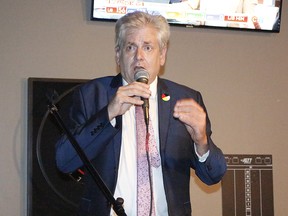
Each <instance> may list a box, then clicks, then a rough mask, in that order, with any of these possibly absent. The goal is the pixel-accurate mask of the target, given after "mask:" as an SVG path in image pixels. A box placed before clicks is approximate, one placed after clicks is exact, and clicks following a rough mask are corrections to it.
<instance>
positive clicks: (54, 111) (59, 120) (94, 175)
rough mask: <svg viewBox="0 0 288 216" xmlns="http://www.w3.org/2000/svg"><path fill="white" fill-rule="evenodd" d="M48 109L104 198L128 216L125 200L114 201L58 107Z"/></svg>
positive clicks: (122, 215)
mask: <svg viewBox="0 0 288 216" xmlns="http://www.w3.org/2000/svg"><path fill="white" fill-rule="evenodd" d="M48 109H49V112H50V113H51V114H52V115H53V116H54V117H55V119H56V120H57V123H58V124H59V126H60V127H61V128H62V129H63V130H64V132H65V134H66V135H67V138H68V139H69V141H70V142H71V144H72V146H73V147H74V149H75V150H76V152H77V153H78V156H79V157H80V159H81V160H82V161H83V164H84V166H85V167H86V169H87V170H88V172H89V173H90V175H91V176H92V178H93V179H94V181H95V182H96V184H97V185H98V187H99V188H100V190H101V191H102V192H103V194H104V196H105V197H106V198H107V200H108V201H109V202H110V203H111V204H112V206H113V210H114V211H115V213H116V214H117V215H119V216H127V215H126V213H125V210H124V208H123V203H124V200H123V198H120V197H118V198H117V200H115V199H114V197H113V195H112V193H111V192H110V190H109V189H108V187H107V186H106V184H105V183H104V181H103V180H102V178H101V177H100V175H99V173H98V172H97V170H96V169H95V168H94V166H93V165H92V163H91V162H90V160H89V159H88V158H87V156H86V154H85V153H84V151H83V150H82V149H81V147H80V145H79V144H78V142H77V141H76V139H75V138H74V137H73V135H72V134H71V132H70V131H69V130H68V129H67V127H66V125H65V124H64V122H63V120H62V118H61V116H60V115H59V113H58V109H57V107H56V106H55V104H53V102H52V103H51V104H49V105H48Z"/></svg>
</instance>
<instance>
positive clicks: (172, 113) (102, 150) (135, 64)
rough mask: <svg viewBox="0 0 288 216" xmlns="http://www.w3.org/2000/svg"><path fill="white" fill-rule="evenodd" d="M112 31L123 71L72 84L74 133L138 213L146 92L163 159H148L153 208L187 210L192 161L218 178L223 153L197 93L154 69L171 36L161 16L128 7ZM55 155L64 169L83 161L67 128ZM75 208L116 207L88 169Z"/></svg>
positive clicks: (103, 213)
mask: <svg viewBox="0 0 288 216" xmlns="http://www.w3.org/2000/svg"><path fill="white" fill-rule="evenodd" d="M115 33H116V37H115V54H116V63H117V66H118V68H119V71H120V73H119V74H118V75H116V76H107V77H102V78H97V79H94V80H92V81H89V82H88V83H86V84H84V85H82V86H80V87H79V88H78V89H77V90H76V91H75V95H74V100H73V102H74V104H73V107H72V111H71V118H72V119H73V121H74V122H75V128H74V129H73V134H74V136H75V138H76V140H77V141H78V142H79V144H80V145H81V147H82V149H83V150H84V151H85V153H86V155H87V157H88V158H89V159H90V160H91V162H92V163H93V165H94V166H95V168H96V170H97V171H98V172H99V174H100V175H101V177H102V179H103V180H104V182H105V183H106V185H107V187H108V188H109V189H110V190H111V192H112V193H113V194H114V196H115V197H122V198H124V209H125V212H126V213H127V215H128V216H136V215H137V213H136V212H137V205H136V203H137V198H136V197H137V192H136V191H137V188H136V185H137V177H136V176H137V175H136V173H137V168H136V160H137V159H136V147H137V146H136V128H135V106H141V105H142V104H143V100H141V98H142V99H143V98H147V99H149V103H150V110H149V112H150V118H151V120H152V126H153V128H154V134H155V138H156V144H157V148H158V151H159V153H160V156H161V165H160V167H157V168H155V167H151V176H152V188H153V192H154V193H153V197H154V203H153V204H154V206H155V209H156V210H155V212H156V214H155V215H157V216H167V215H169V216H190V215H191V212H192V211H191V204H190V191H189V182H190V169H191V168H192V169H194V170H195V173H196V175H197V176H198V177H199V178H200V179H201V180H202V181H203V182H204V183H206V184H207V185H212V184H215V183H218V182H219V181H220V180H221V178H222V177H223V175H224V173H225V171H226V162H225V159H224V156H223V153H222V151H221V150H220V149H219V148H218V147H217V146H216V145H215V144H214V143H213V141H212V139H211V134H212V132H211V125H210V121H209V118H208V115H207V111H206V108H205V106H204V103H203V100H202V97H201V94H200V93H199V92H198V91H195V90H193V89H190V88H188V87H186V86H183V85H180V84H177V83H175V82H172V81H169V80H166V79H162V78H160V77H158V74H159V71H160V70H161V68H162V67H163V66H164V64H165V61H166V53H167V46H168V41H169V36H170V30H169V25H168V23H167V21H166V19H165V18H164V17H162V16H159V15H149V14H147V13H143V12H134V13H130V14H127V15H125V16H123V17H122V18H120V19H119V20H118V21H117V23H116V28H115ZM139 70H145V71H147V72H148V73H149V82H148V84H145V83H141V82H136V81H135V78H134V76H135V73H136V72H137V71H139ZM56 160H57V166H58V168H59V169H60V170H61V171H62V172H65V173H70V172H73V171H74V170H76V169H77V168H79V167H81V166H83V163H82V162H81V160H80V159H79V157H78V156H77V154H76V153H75V151H74V149H73V148H72V146H71V144H70V142H69V141H68V139H67V138H66V137H65V136H63V137H62V138H61V139H60V140H59V142H58V144H57V151H56ZM148 213H149V209H147V215H148ZM78 215H83V216H84V215H85V216H92V215H93V216H94V215H95V216H96V215H98V216H109V215H115V213H114V212H113V210H112V209H111V204H109V203H108V201H107V200H106V199H105V197H104V196H103V194H102V193H101V191H100V190H99V188H98V187H97V186H96V185H95V183H94V181H93V180H92V179H91V177H90V176H89V175H88V174H87V175H86V176H85V190H84V194H83V197H82V199H81V202H80V205H79V212H78ZM138 216H141V215H138Z"/></svg>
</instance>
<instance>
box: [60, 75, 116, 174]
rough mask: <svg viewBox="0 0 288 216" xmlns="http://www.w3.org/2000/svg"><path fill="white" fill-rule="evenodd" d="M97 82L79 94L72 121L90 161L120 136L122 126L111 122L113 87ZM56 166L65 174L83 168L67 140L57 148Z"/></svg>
mask: <svg viewBox="0 0 288 216" xmlns="http://www.w3.org/2000/svg"><path fill="white" fill-rule="evenodd" d="M96 81H97V84H95V82H96ZM96 81H92V82H90V83H88V84H86V85H84V86H81V87H80V88H79V89H77V90H76V91H75V93H74V98H73V106H72V109H71V119H72V120H73V121H74V124H75V127H74V129H73V131H72V134H73V135H74V137H75V139H76V141H77V142H78V143H79V145H80V146H81V148H82V150H83V151H84V152H85V154H86V156H87V157H88V159H89V160H91V159H93V158H95V157H97V155H98V154H100V153H101V152H102V151H103V150H104V149H105V147H106V146H107V145H109V144H110V143H111V140H112V139H113V137H114V136H115V134H117V133H118V132H119V127H118V125H120V124H116V127H113V126H112V125H111V124H110V121H109V118H108V111H107V105H108V101H109V97H108V96H107V95H108V93H107V86H109V84H108V85H107V83H101V82H100V81H102V80H100V81H99V80H96ZM56 164H57V167H58V169H59V170H60V171H62V172H65V173H69V172H73V171H74V170H76V169H77V168H79V167H81V166H83V163H82V161H81V160H80V158H79V156H78V155H77V154H76V151H75V150H74V148H73V146H72V145H71V143H70V141H69V140H68V139H67V137H66V136H63V137H62V138H61V139H60V140H59V141H58V143H57V145H56Z"/></svg>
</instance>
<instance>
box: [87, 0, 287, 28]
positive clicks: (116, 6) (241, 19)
mask: <svg viewBox="0 0 288 216" xmlns="http://www.w3.org/2000/svg"><path fill="white" fill-rule="evenodd" d="M281 7H282V0H92V16H91V19H92V20H112V21H113V20H117V19H119V18H120V17H121V16H123V15H125V14H127V13H130V12H133V11H136V10H141V11H146V12H148V13H153V14H161V15H163V16H164V17H165V18H166V19H167V20H168V22H169V23H170V24H171V25H181V26H186V27H205V28H206V27H210V28H225V29H230V28H231V29H242V30H257V31H266V32H279V31H280V23H281V22H280V17H281Z"/></svg>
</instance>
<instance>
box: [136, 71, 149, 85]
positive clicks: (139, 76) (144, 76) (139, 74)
mask: <svg viewBox="0 0 288 216" xmlns="http://www.w3.org/2000/svg"><path fill="white" fill-rule="evenodd" d="M134 79H135V80H136V81H140V80H147V82H148V80H149V73H148V72H147V71H146V70H145V69H140V70H138V71H136V73H135V75H134ZM140 82H141V81H140Z"/></svg>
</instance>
